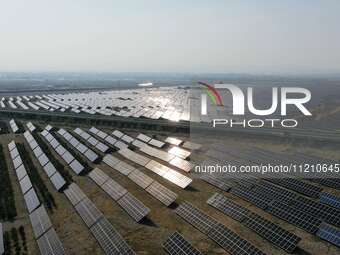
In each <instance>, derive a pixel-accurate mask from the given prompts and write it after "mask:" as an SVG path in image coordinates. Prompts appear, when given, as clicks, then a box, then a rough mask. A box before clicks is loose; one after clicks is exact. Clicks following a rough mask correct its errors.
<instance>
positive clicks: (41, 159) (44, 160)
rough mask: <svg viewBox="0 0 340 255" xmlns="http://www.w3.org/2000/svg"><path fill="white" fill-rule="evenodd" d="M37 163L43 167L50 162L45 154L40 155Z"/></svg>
mask: <svg viewBox="0 0 340 255" xmlns="http://www.w3.org/2000/svg"><path fill="white" fill-rule="evenodd" d="M38 161H39V163H40V165H41V166H45V165H46V164H47V163H48V162H50V161H49V159H48V158H47V157H46V155H45V154H41V155H40V157H39V158H38Z"/></svg>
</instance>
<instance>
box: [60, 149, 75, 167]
mask: <svg viewBox="0 0 340 255" xmlns="http://www.w3.org/2000/svg"><path fill="white" fill-rule="evenodd" d="M61 157H62V158H63V160H64V161H65V162H66V163H67V164H70V163H71V162H72V161H73V160H74V157H73V156H72V154H71V153H69V152H68V151H65V153H64V154H63V155H62V156H61Z"/></svg>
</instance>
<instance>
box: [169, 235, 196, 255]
mask: <svg viewBox="0 0 340 255" xmlns="http://www.w3.org/2000/svg"><path fill="white" fill-rule="evenodd" d="M163 247H164V249H165V250H166V251H167V253H169V254H170V255H200V254H201V253H200V252H199V251H198V250H197V249H196V248H195V247H193V246H192V245H191V244H190V243H189V242H188V241H187V240H185V239H184V237H183V236H181V235H180V234H179V233H178V232H175V233H173V234H172V235H171V236H170V237H169V238H168V239H167V240H166V241H165V242H164V243H163Z"/></svg>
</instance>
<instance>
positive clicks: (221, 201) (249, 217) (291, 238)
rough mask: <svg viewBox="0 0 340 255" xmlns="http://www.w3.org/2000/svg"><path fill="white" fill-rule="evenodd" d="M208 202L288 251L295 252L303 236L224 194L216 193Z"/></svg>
mask: <svg viewBox="0 0 340 255" xmlns="http://www.w3.org/2000/svg"><path fill="white" fill-rule="evenodd" d="M207 203H208V204H209V205H211V206H213V207H215V208H216V209H218V210H220V211H221V212H223V213H224V214H226V215H228V216H229V217H231V218H233V219H234V220H237V221H239V222H241V223H243V224H244V225H245V226H247V227H248V228H250V229H252V230H253V231H255V232H256V233H258V234H259V235H260V236H262V237H263V238H265V239H267V240H268V241H270V242H271V243H273V244H274V245H276V246H277V247H279V248H281V249H283V250H285V251H286V252H289V253H291V252H293V251H294V250H295V249H296V247H297V244H298V242H299V241H300V240H301V238H300V237H298V236H296V235H295V234H293V233H290V232H288V231H286V230H285V229H283V228H281V227H280V226H278V225H276V224H274V223H272V222H271V221H269V220H267V219H265V218H263V217H261V216H260V215H257V214H255V213H253V212H251V211H250V210H248V209H246V208H245V207H243V206H240V205H238V204H236V203H234V202H233V201H232V200H231V199H228V198H227V197H225V196H223V195H222V194H218V193H215V194H214V195H213V196H212V197H210V198H209V199H208V201H207Z"/></svg>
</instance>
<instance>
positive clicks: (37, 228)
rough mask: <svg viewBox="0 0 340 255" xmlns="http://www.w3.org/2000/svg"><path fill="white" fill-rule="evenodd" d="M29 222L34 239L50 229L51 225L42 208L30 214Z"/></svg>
mask: <svg viewBox="0 0 340 255" xmlns="http://www.w3.org/2000/svg"><path fill="white" fill-rule="evenodd" d="M30 220H31V224H32V227H33V232H34V237H35V238H39V237H40V236H41V235H42V234H44V233H45V232H46V231H47V230H48V229H50V228H51V227H52V223H51V221H50V218H49V217H48V214H47V212H46V209H45V207H44V206H40V207H39V208H37V209H36V210H35V211H34V212H32V213H31V214H30Z"/></svg>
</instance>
